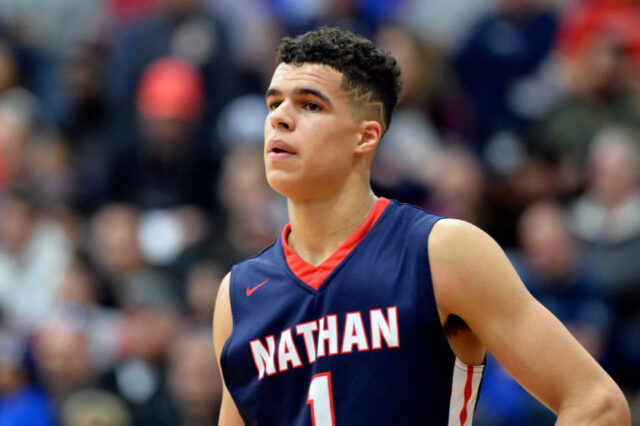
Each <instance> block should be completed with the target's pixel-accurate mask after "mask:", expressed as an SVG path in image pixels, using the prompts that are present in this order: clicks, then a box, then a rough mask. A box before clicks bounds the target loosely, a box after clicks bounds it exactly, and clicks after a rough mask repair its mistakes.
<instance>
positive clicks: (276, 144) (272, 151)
mask: <svg viewBox="0 0 640 426" xmlns="http://www.w3.org/2000/svg"><path fill="white" fill-rule="evenodd" d="M267 152H268V154H269V158H270V159H273V160H284V159H286V158H289V157H291V156H293V155H295V154H296V151H295V149H293V147H292V146H291V145H289V144H287V143H286V142H284V141H282V140H272V141H269V143H268V144H267Z"/></svg>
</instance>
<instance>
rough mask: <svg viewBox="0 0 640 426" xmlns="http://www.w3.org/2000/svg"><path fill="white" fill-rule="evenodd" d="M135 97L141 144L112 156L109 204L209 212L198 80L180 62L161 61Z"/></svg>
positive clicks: (209, 164)
mask: <svg viewBox="0 0 640 426" xmlns="http://www.w3.org/2000/svg"><path fill="white" fill-rule="evenodd" d="M136 93H137V114H138V118H139V130H140V139H139V141H138V142H137V143H128V144H126V145H124V146H122V148H121V149H120V151H119V152H118V153H117V154H116V156H115V158H114V161H113V163H112V167H111V169H110V171H109V172H110V179H109V187H110V198H111V199H113V200H118V201H124V202H128V203H132V204H134V205H136V206H138V207H140V208H142V209H149V208H168V207H176V206H181V205H193V206H197V207H199V208H201V209H204V210H205V211H209V212H210V211H212V209H213V205H214V199H213V197H214V190H213V188H214V184H215V176H216V173H215V172H216V170H215V166H214V162H213V158H212V156H211V153H210V152H209V151H207V150H203V146H202V145H199V144H198V142H197V140H196V139H195V131H196V127H197V123H198V122H199V120H200V119H201V118H202V113H203V108H204V100H205V98H204V96H205V94H204V83H203V78H202V75H201V74H200V72H199V71H198V70H197V69H196V68H195V67H194V66H192V65H191V64H190V63H189V62H186V61H184V60H182V59H177V58H171V57H167V58H162V59H159V60H157V61H156V62H154V63H152V64H151V65H150V66H149V68H147V69H146V70H145V72H144V74H143V76H142V80H141V82H140V86H139V88H138V90H137V92H136ZM129 142H131V141H129Z"/></svg>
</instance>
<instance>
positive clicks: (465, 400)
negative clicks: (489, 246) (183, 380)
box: [220, 198, 483, 426]
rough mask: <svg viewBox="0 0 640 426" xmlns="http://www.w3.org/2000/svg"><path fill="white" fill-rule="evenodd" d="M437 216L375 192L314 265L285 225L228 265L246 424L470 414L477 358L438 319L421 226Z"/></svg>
mask: <svg viewBox="0 0 640 426" xmlns="http://www.w3.org/2000/svg"><path fill="white" fill-rule="evenodd" d="M438 219H439V217H437V216H434V215H432V214H429V213H427V212H425V211H424V210H421V209H419V208H417V207H414V206H411V205H408V204H402V203H399V202H396V201H389V200H387V199H384V198H380V199H379V200H378V202H377V203H376V205H375V207H374V209H373V210H372V212H371V214H370V215H369V217H368V218H367V220H366V221H365V223H363V224H362V226H360V228H359V229H358V230H356V232H355V233H354V234H353V235H352V236H351V237H350V238H349V239H348V240H347V241H346V242H345V243H344V244H343V245H342V246H341V247H340V248H339V249H338V250H337V251H336V252H335V253H334V254H333V255H331V256H330V257H329V259H327V260H326V261H325V262H323V263H322V264H321V265H318V266H313V265H310V264H307V263H306V262H305V261H304V260H302V259H301V258H300V257H298V256H297V255H296V254H295V252H294V251H293V250H292V249H291V248H290V247H289V246H288V244H287V235H288V233H289V232H290V225H287V226H286V227H285V229H284V231H283V233H282V235H281V236H280V237H279V238H278V239H277V240H276V241H275V242H274V243H273V244H272V245H271V246H270V247H268V248H266V249H265V250H264V251H262V252H261V253H260V254H259V255H258V256H256V257H254V258H252V259H249V260H247V261H244V262H242V263H240V264H238V265H235V266H234V267H233V268H232V269H231V278H230V290H229V291H230V293H229V297H230V303H231V313H232V316H233V330H232V333H231V335H230V336H229V338H228V340H227V342H226V343H225V345H224V347H223V350H222V353H221V357H220V359H221V361H220V363H221V368H222V371H223V376H224V380H225V384H226V386H227V389H228V390H229V392H230V394H231V396H232V397H233V400H234V402H235V404H236V406H237V407H238V410H239V413H240V415H241V416H242V419H243V420H244V422H245V424H246V425H261V426H262V425H283V426H284V425H286V426H308V425H313V426H335V425H351V426H353V425H369V426H371V425H404V426H406V425H424V424H429V425H470V424H471V420H472V417H473V411H474V408H475V403H476V401H477V395H478V391H479V387H480V382H481V380H482V370H483V366H467V365H465V364H463V363H462V362H461V361H460V360H458V359H457V358H456V357H455V355H454V354H453V352H452V351H451V349H450V348H449V345H448V343H447V340H446V336H445V334H444V331H443V329H442V326H441V324H440V320H439V316H438V311H437V308H436V302H435V297H434V293H433V287H432V281H431V272H430V267H429V253H428V246H427V244H428V236H429V233H430V232H431V229H432V227H433V225H434V224H435V223H436V221H437V220H438Z"/></svg>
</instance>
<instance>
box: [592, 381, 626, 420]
mask: <svg viewBox="0 0 640 426" xmlns="http://www.w3.org/2000/svg"><path fill="white" fill-rule="evenodd" d="M599 393H600V395H599V397H597V399H598V400H597V401H595V403H594V405H593V407H594V408H596V407H597V411H598V414H599V415H598V416H597V417H598V418H599V419H600V421H598V422H596V423H594V424H602V425H611V426H614V425H615V426H631V411H630V410H629V404H628V403H627V400H626V398H625V397H624V394H623V393H622V391H621V390H620V388H619V387H618V386H617V385H615V384H613V383H612V385H611V386H606V387H604V389H602V391H601V392H599Z"/></svg>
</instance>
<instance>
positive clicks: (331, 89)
mask: <svg viewBox="0 0 640 426" xmlns="http://www.w3.org/2000/svg"><path fill="white" fill-rule="evenodd" d="M341 85H342V73H341V72H340V71H338V70H336V69H334V68H332V67H330V66H328V65H324V64H314V63H305V64H302V65H300V66H296V65H294V64H285V63H281V64H279V65H278V67H277V68H276V70H275V71H274V73H273V77H272V78H271V85H270V89H277V90H280V91H283V92H284V91H286V90H294V89H297V88H300V87H305V88H313V89H318V90H321V91H323V92H325V93H327V94H330V95H334V96H335V95H337V94H339V93H341Z"/></svg>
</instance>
